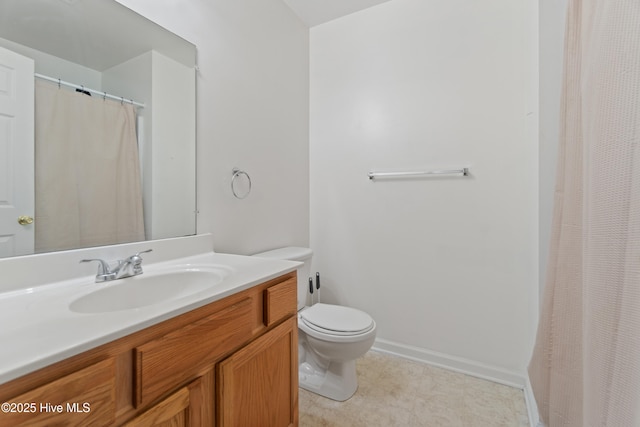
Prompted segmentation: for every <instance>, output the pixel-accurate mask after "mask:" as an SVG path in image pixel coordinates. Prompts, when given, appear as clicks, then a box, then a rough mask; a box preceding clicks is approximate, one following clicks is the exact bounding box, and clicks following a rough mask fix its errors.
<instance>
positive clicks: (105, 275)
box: [80, 258, 116, 282]
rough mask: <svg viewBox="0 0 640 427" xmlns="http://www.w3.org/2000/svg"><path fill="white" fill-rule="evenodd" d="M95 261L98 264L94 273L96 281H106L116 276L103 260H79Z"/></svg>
mask: <svg viewBox="0 0 640 427" xmlns="http://www.w3.org/2000/svg"><path fill="white" fill-rule="evenodd" d="M92 261H97V262H99V263H100V264H99V265H98V274H96V282H106V281H108V280H113V279H115V278H116V273H115V272H113V271H111V269H110V268H109V264H107V262H106V261H105V260H102V259H97V258H92V259H81V260H80V262H92Z"/></svg>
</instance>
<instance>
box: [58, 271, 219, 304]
mask: <svg viewBox="0 0 640 427" xmlns="http://www.w3.org/2000/svg"><path fill="white" fill-rule="evenodd" d="M229 274H230V270H229V269H226V268H213V267H209V266H207V267H204V268H187V269H180V270H171V271H163V272H157V273H144V274H141V275H138V276H134V277H129V278H126V279H120V280H114V281H111V282H105V283H104V284H103V286H104V287H103V288H101V289H98V290H96V291H93V292H91V293H89V294H87V295H84V296H82V297H80V298H78V299H76V300H75V301H73V302H72V303H71V304H70V305H69V308H70V309H71V311H75V312H77V313H106V312H111V311H121V310H131V309H136V308H141V307H146V306H149V305H153V304H158V303H162V302H165V301H169V300H172V299H179V298H182V297H186V296H189V295H192V294H195V293H198V292H201V291H204V290H206V289H210V288H211V287H213V286H215V285H217V284H219V283H220V282H222V281H223V280H224V278H225V277H227V276H228V275H229Z"/></svg>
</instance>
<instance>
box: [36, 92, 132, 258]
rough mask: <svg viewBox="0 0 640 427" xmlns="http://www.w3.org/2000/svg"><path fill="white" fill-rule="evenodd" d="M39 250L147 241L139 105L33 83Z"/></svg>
mask: <svg viewBox="0 0 640 427" xmlns="http://www.w3.org/2000/svg"><path fill="white" fill-rule="evenodd" d="M35 122H36V132H35V135H36V150H35V151H36V159H35V169H36V189H35V193H36V194H35V205H36V209H35V248H36V252H46V251H55V250H62V249H71V248H83V247H90V246H99V245H107V244H114V243H125V242H133V241H139V240H144V222H143V211H142V193H141V189H140V166H139V160H138V147H137V141H136V132H135V110H134V107H133V106H132V105H130V104H121V103H120V102H114V101H109V100H103V99H102V98H101V97H90V96H87V95H84V94H81V93H77V92H72V91H70V90H67V89H65V88H59V87H58V85H55V84H51V83H47V82H43V81H36V120H35Z"/></svg>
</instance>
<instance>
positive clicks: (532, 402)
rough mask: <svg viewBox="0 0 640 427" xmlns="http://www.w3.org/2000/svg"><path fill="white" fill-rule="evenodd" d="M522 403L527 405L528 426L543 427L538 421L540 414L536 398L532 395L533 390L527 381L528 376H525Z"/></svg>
mask: <svg viewBox="0 0 640 427" xmlns="http://www.w3.org/2000/svg"><path fill="white" fill-rule="evenodd" d="M524 401H525V403H526V404H527V413H528V414H529V425H530V426H531V427H545V425H544V423H543V422H542V420H541V419H540V412H539V411H538V405H537V404H536V398H535V397H534V395H533V389H532V388H531V382H530V381H529V376H527V378H526V383H525V385H524Z"/></svg>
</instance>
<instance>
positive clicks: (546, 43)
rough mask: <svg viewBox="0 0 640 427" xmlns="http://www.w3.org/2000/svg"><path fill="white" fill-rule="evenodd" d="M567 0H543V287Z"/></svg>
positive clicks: (541, 67)
mask: <svg viewBox="0 0 640 427" xmlns="http://www.w3.org/2000/svg"><path fill="white" fill-rule="evenodd" d="M566 9H567V0H560V1H558V0H540V289H541V291H542V289H543V287H544V279H545V275H546V270H547V264H548V257H549V241H550V239H551V220H552V214H553V193H554V189H555V179H556V167H557V160H558V135H559V134H560V128H559V122H560V95H561V88H562V67H563V65H562V64H563V53H564V49H563V48H564V29H565V19H566Z"/></svg>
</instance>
